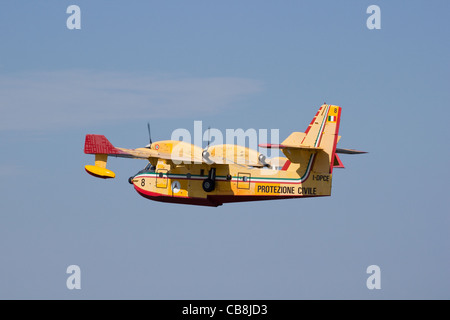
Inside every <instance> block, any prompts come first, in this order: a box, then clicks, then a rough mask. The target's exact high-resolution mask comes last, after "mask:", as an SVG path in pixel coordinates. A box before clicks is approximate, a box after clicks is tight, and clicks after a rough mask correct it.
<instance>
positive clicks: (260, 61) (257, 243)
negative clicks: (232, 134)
mask: <svg viewBox="0 0 450 320" xmlns="http://www.w3.org/2000/svg"><path fill="white" fill-rule="evenodd" d="M71 4H76V5H78V6H80V8H81V30H68V29H67V28H66V19H67V17H68V16H69V15H68V14H66V9H67V7H68V6H69V5H71ZM371 4H377V5H379V6H380V8H381V29H380V30H369V29H367V27H366V20H367V18H368V17H369V15H368V14H367V13H366V9H367V7H368V6H369V5H371ZM448 12H450V4H449V3H448V1H437V0H436V1H431V2H427V1H408V2H401V1H376V2H372V1H370V2H369V1H345V2H343V1H342V2H337V1H283V2H279V1H278V2H275V1H266V2H264V3H261V1H251V0H249V1H245V2H242V1H189V2H186V1H171V2H167V1H166V2H162V1H133V2H132V3H129V2H125V1H114V2H111V1H95V2H93V1H82V0H76V1H45V2H44V1H40V2H37V1H20V2H17V1H3V2H2V3H1V4H0V43H1V44H0V48H1V50H0V111H1V117H0V137H1V138H0V148H1V150H2V151H1V152H2V155H3V156H2V157H1V158H0V194H1V198H0V199H1V201H0V219H1V223H0V255H1V257H2V259H1V267H0V271H1V272H0V298H2V299H5V298H13V299H17V298H26V299H36V298H40V299H96V298H101V299H116V298H125V299H129V298H137V299H306V298H312V299H420V298H425V299H432V298H437V299H449V298H450V289H449V287H448V284H449V283H450V276H449V274H448V270H449V269H450V256H449V252H450V239H449V236H448V230H449V227H450V218H449V215H448V205H449V200H448V196H447V192H446V186H447V181H448V179H449V178H450V177H449V172H448V170H447V166H448V158H449V156H450V153H449V148H448V142H447V140H448V137H449V136H450V135H449V126H447V125H446V122H447V120H446V119H447V114H448V106H447V104H448V101H449V100H450V99H449V98H450V94H449V90H448V88H449V84H450V81H449V78H448V75H449V71H450V65H449V64H450V63H449V60H448V57H449V56H450V45H449V43H448V40H447V39H448V36H449V34H450V26H449V25H448V23H446V21H447V15H448ZM324 101H326V102H327V103H331V104H335V105H339V106H341V107H342V120H341V128H340V134H341V135H342V139H341V141H340V143H339V146H340V147H349V148H357V149H361V150H366V151H369V154H366V155H363V156H345V155H343V156H342V157H341V159H342V161H343V162H344V164H345V165H346V169H341V170H336V171H335V174H334V175H333V178H334V179H333V191H332V196H331V197H328V198H321V199H304V200H280V201H271V202H259V203H239V204H228V205H224V206H222V207H219V208H203V207H194V206H182V205H175V204H163V203H158V202H153V201H149V200H146V199H144V198H142V197H140V196H139V195H138V194H137V193H136V192H135V191H134V189H133V188H132V187H131V186H130V185H129V184H128V183H127V181H126V180H127V178H128V177H129V176H130V175H131V174H134V173H135V172H136V171H138V170H139V169H141V168H142V167H144V166H145V162H143V161H139V160H126V159H110V161H109V162H108V166H109V168H111V169H112V170H113V171H115V172H116V174H117V178H116V179H114V180H112V181H103V180H102V181H100V180H98V179H94V178H92V177H91V176H89V175H87V174H86V173H85V172H84V168H83V166H84V165H85V164H92V163H93V157H92V156H89V155H85V154H83V143H84V137H85V134H87V133H97V134H104V135H105V136H107V137H108V138H109V139H110V141H111V142H112V143H113V144H115V145H117V146H120V147H131V148H135V147H139V146H143V145H145V144H147V142H148V137H147V132H146V122H147V121H151V124H152V134H153V140H159V139H160V140H163V139H167V138H170V135H171V133H172V131H173V130H174V129H177V128H186V129H188V130H191V129H192V128H193V122H194V121H195V120H202V121H203V123H204V124H205V126H206V125H210V126H212V127H215V128H218V129H220V130H223V131H224V130H225V129H227V128H231V129H237V128H243V129H248V128H256V129H273V128H275V129H279V130H280V138H281V139H283V138H284V137H287V136H288V135H289V134H290V133H291V132H292V131H304V130H305V129H306V127H307V125H308V124H309V122H310V120H311V118H312V117H313V115H314V114H315V112H316V111H317V109H318V108H319V106H320V105H321V104H322V103H323V102H324ZM72 264H76V265H79V266H80V268H81V272H82V280H81V281H82V289H81V290H68V289H67V288H66V279H67V277H68V275H67V274H66V273H65V271H66V268H67V267H68V266H69V265H72ZM373 264H375V265H378V266H380V268H381V283H382V289H381V290H368V289H367V287H366V279H367V277H368V276H369V275H368V274H366V268H367V267H368V266H369V265H373Z"/></svg>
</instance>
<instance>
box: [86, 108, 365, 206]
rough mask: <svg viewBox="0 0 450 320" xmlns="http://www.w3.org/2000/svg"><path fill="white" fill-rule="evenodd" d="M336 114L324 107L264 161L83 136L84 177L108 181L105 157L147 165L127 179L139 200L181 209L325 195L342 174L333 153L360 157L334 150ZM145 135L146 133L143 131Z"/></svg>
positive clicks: (222, 151) (228, 148)
mask: <svg viewBox="0 0 450 320" xmlns="http://www.w3.org/2000/svg"><path fill="white" fill-rule="evenodd" d="M340 118H341V108H340V107H339V106H334V105H328V104H324V105H322V106H321V107H320V109H319V111H317V113H316V115H315V116H314V118H313V120H312V121H311V123H310V124H309V126H308V128H307V129H306V131H305V132H293V133H291V135H289V136H288V137H287V138H286V140H284V141H283V142H282V143H281V144H260V145H259V147H263V148H278V149H280V150H281V151H282V152H283V153H284V155H285V157H277V158H274V159H266V157H265V156H264V155H263V154H261V153H259V152H258V151H256V150H252V149H249V148H246V147H243V146H237V145H229V144H223V145H214V146H209V145H208V147H207V148H206V149H202V148H201V147H199V146H195V145H192V144H189V143H186V142H183V141H174V140H164V141H157V142H154V143H153V142H152V141H151V136H150V144H149V145H147V146H146V147H144V148H137V149H125V148H117V147H114V146H113V145H112V144H111V143H110V142H109V141H108V140H107V139H106V138H105V136H103V135H96V134H88V135H86V141H85V145H84V153H86V154H95V165H93V166H92V165H86V166H85V169H86V171H87V172H88V173H89V174H91V175H93V176H95V177H99V178H104V179H106V178H114V177H115V173H114V172H112V171H111V170H109V169H107V168H106V162H107V159H108V156H114V157H123V158H134V159H143V160H147V161H148V164H147V166H146V167H145V168H144V169H142V170H141V171H139V172H138V173H137V174H135V175H134V176H132V177H130V178H129V180H128V181H129V183H130V184H132V185H133V186H134V188H135V189H136V191H137V192H138V193H139V194H140V195H141V196H143V197H145V198H148V199H151V200H156V201H162V202H173V203H181V204H193V205H203V206H213V207H217V206H220V205H222V204H223V203H228V202H240V201H258V200H272V199H288V198H289V199H290V198H306V197H322V196H329V195H331V180H332V174H333V168H343V167H344V166H343V164H342V162H341V160H340V159H339V157H338V155H337V154H338V153H345V154H361V153H365V152H363V151H357V150H352V149H339V148H336V144H337V143H338V141H339V139H340V136H339V135H338V132H339V123H340ZM149 131H150V127H149Z"/></svg>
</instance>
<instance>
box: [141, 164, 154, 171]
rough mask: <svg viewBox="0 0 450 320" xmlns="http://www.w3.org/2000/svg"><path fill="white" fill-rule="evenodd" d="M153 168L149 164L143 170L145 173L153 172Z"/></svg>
mask: <svg viewBox="0 0 450 320" xmlns="http://www.w3.org/2000/svg"><path fill="white" fill-rule="evenodd" d="M155 169H156V168H155V166H152V164H151V163H149V164H148V165H147V166H146V167H145V168H144V170H145V171H155Z"/></svg>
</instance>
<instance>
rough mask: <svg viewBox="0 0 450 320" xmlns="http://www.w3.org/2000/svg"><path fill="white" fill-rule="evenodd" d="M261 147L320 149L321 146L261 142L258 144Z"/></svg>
mask: <svg viewBox="0 0 450 320" xmlns="http://www.w3.org/2000/svg"><path fill="white" fill-rule="evenodd" d="M258 146H259V147H261V148H267V149H298V150H309V151H320V150H323V149H322V148H317V147H309V146H301V145H288V144H271V143H261V144H259V145H258Z"/></svg>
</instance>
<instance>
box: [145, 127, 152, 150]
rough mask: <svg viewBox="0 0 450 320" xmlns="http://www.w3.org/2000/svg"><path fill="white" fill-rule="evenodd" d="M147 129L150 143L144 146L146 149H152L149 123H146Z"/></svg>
mask: <svg viewBox="0 0 450 320" xmlns="http://www.w3.org/2000/svg"><path fill="white" fill-rule="evenodd" d="M147 129H148V138H149V140H150V143H149V144H148V145H146V146H145V147H146V148H149V149H150V148H151V147H152V143H153V142H152V132H151V131H150V122H147Z"/></svg>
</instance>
